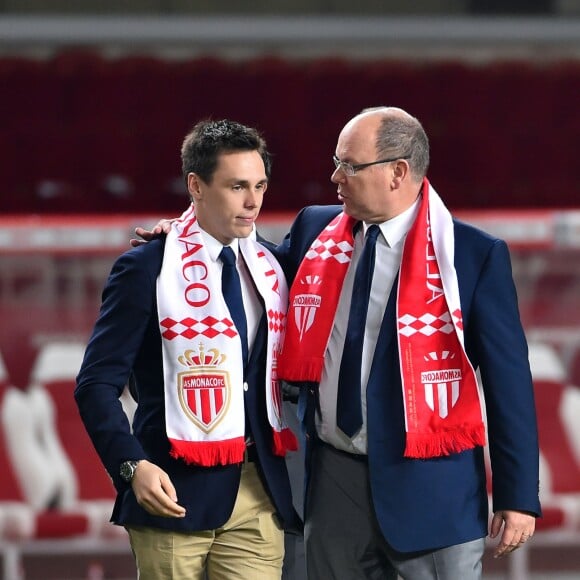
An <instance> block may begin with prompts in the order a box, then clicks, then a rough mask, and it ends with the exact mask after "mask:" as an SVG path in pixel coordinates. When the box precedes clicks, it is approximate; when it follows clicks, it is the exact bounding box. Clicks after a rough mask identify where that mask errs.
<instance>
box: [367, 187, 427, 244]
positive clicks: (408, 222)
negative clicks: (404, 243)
mask: <svg viewBox="0 0 580 580" xmlns="http://www.w3.org/2000/svg"><path fill="white" fill-rule="evenodd" d="M421 197H422V196H418V197H417V199H416V200H415V202H414V203H413V205H412V206H411V207H409V208H408V209H406V210H405V211H404V212H403V213H400V214H399V215H397V216H395V217H394V218H391V219H390V220H387V221H386V222H383V223H381V224H377V225H378V226H379V228H381V233H382V234H383V237H384V238H385V240H386V242H387V245H388V246H389V248H393V247H394V246H396V245H397V244H398V243H399V242H400V241H401V240H402V239H403V238H404V237H405V236H406V235H407V233H408V232H409V230H410V229H411V226H412V225H413V222H414V221H415V219H416V217H417V213H418V212H419V202H420V201H421ZM370 226H371V224H367V223H366V222H364V223H363V228H364V229H363V232H364V234H365V235H366V233H367V229H368V228H369V227H370Z"/></svg>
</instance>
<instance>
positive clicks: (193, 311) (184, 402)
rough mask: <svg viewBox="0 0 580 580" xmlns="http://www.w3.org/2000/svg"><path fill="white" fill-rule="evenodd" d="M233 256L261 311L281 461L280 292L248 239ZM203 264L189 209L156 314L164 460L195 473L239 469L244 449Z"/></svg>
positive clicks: (173, 237)
mask: <svg viewBox="0 0 580 580" xmlns="http://www.w3.org/2000/svg"><path fill="white" fill-rule="evenodd" d="M239 248H240V251H241V253H242V256H243V257H244V260H245V262H246V265H247V267H248V270H249V272H250V274H251V276H252V279H253V281H254V284H255V286H256V288H257V291H258V293H259V294H260V296H261V297H262V299H263V301H264V305H265V310H266V316H267V323H268V339H267V361H266V381H265V385H264V388H265V391H266V393H265V397H266V404H267V413H268V421H269V422H270V426H271V427H272V445H273V451H274V453H275V454H276V455H281V456H283V455H285V453H286V451H287V450H292V449H296V439H295V437H294V434H293V433H292V432H291V431H290V430H289V429H288V428H287V427H286V425H285V423H284V419H283V415H282V403H281V395H280V387H279V382H278V378H277V372H276V367H277V358H278V353H279V350H280V344H281V340H282V337H283V334H284V328H285V322H286V309H287V300H288V289H287V286H286V282H285V278H284V274H283V273H282V271H281V268H280V266H279V264H278V263H277V262H276V260H275V259H274V257H273V256H272V255H271V254H270V252H269V251H268V250H267V249H266V248H264V247H263V246H262V245H260V244H258V242H256V241H255V240H253V239H250V238H241V239H240V240H239ZM209 262H210V257H209V254H208V252H207V250H206V248H205V246H204V242H203V238H202V234H201V231H200V228H199V225H198V223H197V219H196V216H195V210H194V207H193V204H192V205H191V206H190V207H189V209H188V210H187V211H186V212H184V214H183V215H182V216H181V217H180V218H179V219H178V220H176V221H175V222H173V226H172V230H171V232H170V233H169V234H168V235H167V240H166V243H165V253H164V256H163V265H162V268H161V272H160V274H159V277H158V279H157V307H158V313H159V324H160V331H161V337H162V350H163V376H164V381H165V421H166V429H167V436H168V438H169V441H170V443H171V451H170V453H171V455H172V456H173V457H175V458H182V459H183V460H184V461H186V462H187V463H191V464H195V465H202V466H212V465H227V464H231V463H240V462H242V461H243V458H244V451H245V447H246V445H245V440H244V430H245V415H244V389H243V380H244V370H243V360H242V348H241V342H240V337H239V335H238V332H237V330H236V328H235V325H234V323H233V321H232V319H231V317H230V313H229V310H228V307H227V305H226V303H225V300H224V298H223V295H222V291H221V279H220V278H219V277H217V279H215V278H216V277H215V276H214V277H212V276H210V275H209V266H208V264H209ZM261 364H263V363H261Z"/></svg>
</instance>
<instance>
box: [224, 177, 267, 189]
mask: <svg viewBox="0 0 580 580" xmlns="http://www.w3.org/2000/svg"><path fill="white" fill-rule="evenodd" d="M230 183H231V184H232V185H234V184H235V185H243V186H244V187H250V182H249V181H248V180H247V179H237V178H235V177H234V178H232V179H230ZM264 183H268V178H267V177H265V178H264V179H260V181H258V183H257V185H262V184H264Z"/></svg>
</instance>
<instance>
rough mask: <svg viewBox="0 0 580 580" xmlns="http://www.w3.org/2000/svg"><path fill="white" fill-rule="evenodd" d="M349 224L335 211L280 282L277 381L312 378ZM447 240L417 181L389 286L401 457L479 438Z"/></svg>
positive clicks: (329, 322)
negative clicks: (286, 287)
mask: <svg viewBox="0 0 580 580" xmlns="http://www.w3.org/2000/svg"><path fill="white" fill-rule="evenodd" d="M353 225H354V220H353V219H352V218H350V217H349V216H347V215H346V214H345V213H344V212H343V213H340V214H339V215H338V216H337V217H336V218H334V219H333V220H332V221H331V222H330V224H329V225H328V226H327V227H326V228H325V229H324V230H323V231H322V232H321V233H320V235H319V236H318V238H317V239H316V240H314V242H313V243H312V245H311V247H310V248H309V250H308V252H307V253H306V255H305V256H304V259H303V261H302V263H301V265H300V267H299V269H298V272H297V274H296V278H295V281H294V284H293V285H292V288H291V289H290V309H289V311H288V318H289V321H290V323H289V324H288V328H287V329H286V337H285V340H284V345H283V348H282V352H281V354H280V358H279V361H278V376H279V378H281V379H284V380H288V381H314V382H320V378H321V375H322V369H323V366H324V355H325V351H326V347H327V344H328V341H329V338H330V333H331V331H332V326H333V322H334V317H335V314H336V309H337V305H338V300H339V297H340V293H341V290H342V285H343V282H344V278H345V276H346V272H347V270H348V267H349V264H350V261H351V258H352V251H353V247H354V239H353ZM454 244H455V241H454V235H453V221H452V218H451V214H450V213H449V211H448V210H447V208H446V207H445V206H444V204H443V202H442V201H441V198H440V197H439V195H438V194H437V192H436V191H435V190H434V189H433V188H432V187H431V185H430V184H429V182H428V181H427V179H425V180H424V183H423V195H422V200H421V205H420V208H419V213H418V215H417V218H416V220H415V222H414V224H413V226H412V227H411V229H410V231H409V233H408V234H407V237H406V240H405V242H404V247H403V255H402V259H401V267H400V272H399V284H398V288H397V338H398V345H399V362H400V372H401V379H402V387H403V401H404V408H405V425H406V431H407V433H406V447H405V452H404V455H405V457H414V458H428V457H438V456H442V455H448V454H450V453H457V452H460V451H463V450H465V449H471V448H473V447H476V446H478V445H481V446H483V445H485V428H484V423H483V418H482V408H481V401H480V398H479V389H478V386H477V379H476V376H475V371H474V370H473V367H472V366H471V363H470V361H469V359H468V358H467V355H466V353H465V347H464V338H463V322H462V315H461V306H460V300H459V287H458V283H457V273H456V272H455V266H454V262H453V260H454V252H455V246H454Z"/></svg>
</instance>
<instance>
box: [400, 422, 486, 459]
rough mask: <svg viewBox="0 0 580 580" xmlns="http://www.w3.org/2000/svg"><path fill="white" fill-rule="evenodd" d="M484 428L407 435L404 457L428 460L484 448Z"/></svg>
mask: <svg viewBox="0 0 580 580" xmlns="http://www.w3.org/2000/svg"><path fill="white" fill-rule="evenodd" d="M485 444H486V441H485V427H484V425H483V423H481V424H480V425H476V426H474V427H472V428H468V429H466V428H458V429H455V430H452V431H444V432H442V433H407V445H406V447H405V457H410V458H413V459H430V458H432V457H440V456H444V455H451V454H452V453H460V452H461V451H465V450H467V449H473V447H478V446H480V447H484V446H485Z"/></svg>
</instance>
